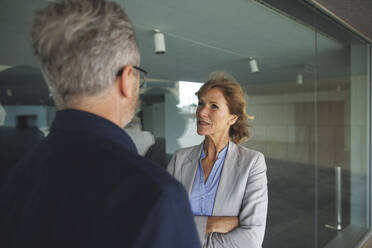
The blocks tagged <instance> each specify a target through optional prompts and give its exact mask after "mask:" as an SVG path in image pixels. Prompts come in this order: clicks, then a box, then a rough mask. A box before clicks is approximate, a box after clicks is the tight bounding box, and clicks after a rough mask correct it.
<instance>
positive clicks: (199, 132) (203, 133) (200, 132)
mask: <svg viewBox="0 0 372 248" xmlns="http://www.w3.org/2000/svg"><path fill="white" fill-rule="evenodd" d="M196 132H197V134H199V135H201V136H204V135H207V134H208V133H207V132H206V131H205V130H203V129H201V128H200V129H199V128H198V129H197V130H196Z"/></svg>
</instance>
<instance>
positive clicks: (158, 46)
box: [154, 29, 166, 54]
mask: <svg viewBox="0 0 372 248" xmlns="http://www.w3.org/2000/svg"><path fill="white" fill-rule="evenodd" d="M154 45H155V53H156V54H164V53H165V51H166V50H165V39H164V34H163V33H161V32H160V30H159V29H154Z"/></svg>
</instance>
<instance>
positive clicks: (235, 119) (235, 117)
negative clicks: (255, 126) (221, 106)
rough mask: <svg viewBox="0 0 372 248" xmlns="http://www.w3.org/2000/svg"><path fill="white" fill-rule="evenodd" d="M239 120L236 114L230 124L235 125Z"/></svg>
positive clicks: (232, 116)
mask: <svg viewBox="0 0 372 248" xmlns="http://www.w3.org/2000/svg"><path fill="white" fill-rule="evenodd" d="M237 120H238V116H237V115H236V114H233V115H231V118H230V123H229V124H230V125H234V124H235V122H236V121H237Z"/></svg>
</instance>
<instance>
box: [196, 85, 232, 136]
mask: <svg viewBox="0 0 372 248" xmlns="http://www.w3.org/2000/svg"><path fill="white" fill-rule="evenodd" d="M196 119H197V132H198V134H199V135H208V136H211V137H215V138H219V137H221V135H222V136H223V135H227V137H228V135H229V129H230V126H231V125H233V124H234V123H235V121H236V119H237V116H236V115H234V114H230V110H229V108H228V106H227V102H226V99H225V97H224V95H223V93H222V90H221V89H219V88H212V89H210V90H208V91H207V93H206V94H204V95H203V96H200V98H199V104H198V108H197V110H196Z"/></svg>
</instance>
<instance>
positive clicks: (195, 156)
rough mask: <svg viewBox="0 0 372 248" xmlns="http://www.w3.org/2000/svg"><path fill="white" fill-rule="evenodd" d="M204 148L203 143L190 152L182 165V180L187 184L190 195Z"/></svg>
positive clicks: (186, 187)
mask: <svg viewBox="0 0 372 248" xmlns="http://www.w3.org/2000/svg"><path fill="white" fill-rule="evenodd" d="M202 148H203V143H201V144H200V145H199V146H196V147H195V148H194V149H193V150H192V151H191V152H190V154H189V156H188V160H187V162H185V163H184V164H183V166H182V171H181V174H182V175H181V182H182V184H183V185H184V186H185V189H186V191H187V193H188V195H189V196H190V194H191V189H192V185H193V183H194V179H195V175H196V171H197V169H198V166H199V159H200V154H201V149H202Z"/></svg>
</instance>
